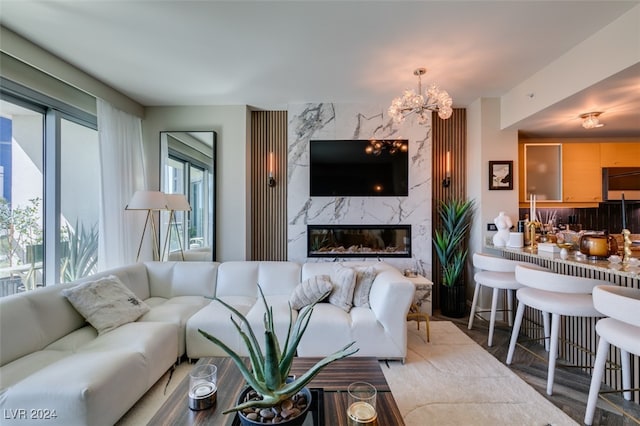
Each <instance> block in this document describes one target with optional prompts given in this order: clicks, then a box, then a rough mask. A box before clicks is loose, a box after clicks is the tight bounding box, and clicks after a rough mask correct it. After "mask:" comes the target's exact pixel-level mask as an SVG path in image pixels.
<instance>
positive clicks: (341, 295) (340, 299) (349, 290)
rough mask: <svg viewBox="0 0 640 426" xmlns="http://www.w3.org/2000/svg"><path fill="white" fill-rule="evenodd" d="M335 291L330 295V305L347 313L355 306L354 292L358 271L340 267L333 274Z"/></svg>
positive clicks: (332, 279)
mask: <svg viewBox="0 0 640 426" xmlns="http://www.w3.org/2000/svg"><path fill="white" fill-rule="evenodd" d="M331 282H332V283H333V290H332V291H331V294H330V295H329V303H331V304H332V305H335V306H337V307H339V308H340V309H343V310H344V311H346V312H349V311H350V310H351V306H353V290H354V289H355V286H356V271H354V270H353V269H351V268H345V267H343V266H339V267H338V269H336V270H335V271H334V272H333V273H332V274H331Z"/></svg>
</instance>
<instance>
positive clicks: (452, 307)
mask: <svg viewBox="0 0 640 426" xmlns="http://www.w3.org/2000/svg"><path fill="white" fill-rule="evenodd" d="M473 207H474V202H473V200H457V199H450V200H447V201H443V202H442V203H441V204H440V208H439V209H438V215H439V216H440V220H441V222H442V225H441V226H442V228H441V229H435V230H434V236H433V246H434V248H435V250H436V255H437V256H438V260H439V261H440V273H441V284H442V287H441V288H440V311H441V312H442V314H443V315H445V316H448V317H453V318H461V317H463V316H464V314H465V311H466V294H465V285H464V277H463V272H464V265H465V262H466V260H467V253H468V252H467V248H466V242H467V239H468V236H469V228H470V227H471V218H472V216H473Z"/></svg>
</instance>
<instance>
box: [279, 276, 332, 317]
mask: <svg viewBox="0 0 640 426" xmlns="http://www.w3.org/2000/svg"><path fill="white" fill-rule="evenodd" d="M332 289H333V284H331V278H330V277H329V276H328V275H316V276H315V277H311V278H309V279H308V280H305V281H303V282H301V283H300V284H299V285H298V286H296V289H295V290H294V291H293V293H291V296H290V297H289V302H290V303H291V307H292V308H293V309H295V310H299V309H302V308H303V307H305V306H307V305H311V304H313V303H316V302H319V301H321V300H322V299H324V298H325V297H327V296H328V295H329V293H330V292H331V290H332Z"/></svg>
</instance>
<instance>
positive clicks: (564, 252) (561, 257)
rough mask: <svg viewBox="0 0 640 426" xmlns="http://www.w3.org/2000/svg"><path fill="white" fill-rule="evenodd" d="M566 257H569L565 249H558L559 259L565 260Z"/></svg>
mask: <svg viewBox="0 0 640 426" xmlns="http://www.w3.org/2000/svg"><path fill="white" fill-rule="evenodd" d="M568 257H569V252H568V251H567V249H566V248H564V247H563V248H562V249H560V259H562V260H566V259H567V258H568Z"/></svg>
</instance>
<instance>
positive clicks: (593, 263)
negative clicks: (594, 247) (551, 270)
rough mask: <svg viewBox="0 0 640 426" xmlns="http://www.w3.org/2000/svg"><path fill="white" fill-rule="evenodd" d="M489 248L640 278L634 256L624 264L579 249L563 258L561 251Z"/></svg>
mask: <svg viewBox="0 0 640 426" xmlns="http://www.w3.org/2000/svg"><path fill="white" fill-rule="evenodd" d="M486 247H487V248H490V249H493V250H502V251H505V252H509V253H517V254H520V255H523V256H527V257H528V256H530V257H531V258H535V259H548V260H551V261H553V262H558V263H563V264H566V265H573V266H578V267H582V268H587V269H593V270H597V271H601V272H606V273H610V274H614V275H620V276H623V277H629V278H640V259H638V258H632V262H631V263H629V264H625V265H623V264H622V263H613V262H609V261H608V260H606V259H604V260H601V259H597V260H596V259H589V258H588V257H587V256H584V255H582V253H580V252H579V251H577V250H576V251H570V252H569V257H568V258H566V259H562V258H561V257H560V253H551V252H546V251H538V250H535V251H533V252H532V251H531V249H530V248H528V247H525V248H511V247H495V246H494V245H491V244H487V245H486Z"/></svg>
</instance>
